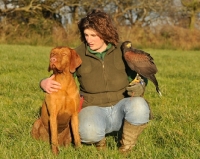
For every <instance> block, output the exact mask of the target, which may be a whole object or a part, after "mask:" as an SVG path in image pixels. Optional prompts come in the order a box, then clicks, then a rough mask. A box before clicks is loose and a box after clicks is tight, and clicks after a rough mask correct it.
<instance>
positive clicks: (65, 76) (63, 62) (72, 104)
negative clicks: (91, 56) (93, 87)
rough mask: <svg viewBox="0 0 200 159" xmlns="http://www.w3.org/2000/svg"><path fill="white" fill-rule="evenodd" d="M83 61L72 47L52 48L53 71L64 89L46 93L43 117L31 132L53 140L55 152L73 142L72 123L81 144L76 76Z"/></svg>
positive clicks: (35, 136) (36, 137)
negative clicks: (59, 146) (74, 73)
mask: <svg viewBox="0 0 200 159" xmlns="http://www.w3.org/2000/svg"><path fill="white" fill-rule="evenodd" d="M81 63H82V61H81V59H80V57H79V55H78V54H77V53H76V52H75V51H74V50H73V49H70V48H68V47H56V48H54V49H52V50H51V53H50V63H49V71H51V70H53V74H55V79H54V80H55V81H57V82H59V83H61V87H62V88H61V89H60V90H58V91H57V92H53V93H51V94H48V93H46V94H45V100H44V102H43V105H42V108H41V116H40V118H39V119H37V120H36V121H35V123H34V124H33V128H32V131H31V134H32V136H33V138H35V139H41V140H44V141H49V140H50V143H51V148H52V152H53V153H54V154H58V152H59V150H58V145H63V146H66V147H67V146H68V145H69V144H70V143H71V141H72V137H71V133H70V123H71V129H72V132H73V138H74V144H75V146H76V147H79V146H80V145H81V141H80V136H79V131H78V122H79V121H78V110H79V105H80V95H79V90H78V87H77V85H76V83H75V80H74V77H73V75H72V73H73V72H75V69H76V68H77V67H78V66H80V64H81Z"/></svg>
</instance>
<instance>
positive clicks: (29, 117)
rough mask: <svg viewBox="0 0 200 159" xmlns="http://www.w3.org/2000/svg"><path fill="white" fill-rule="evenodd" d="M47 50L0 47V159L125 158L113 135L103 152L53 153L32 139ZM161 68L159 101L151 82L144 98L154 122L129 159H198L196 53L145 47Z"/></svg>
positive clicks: (199, 62) (199, 59)
mask: <svg viewBox="0 0 200 159" xmlns="http://www.w3.org/2000/svg"><path fill="white" fill-rule="evenodd" d="M50 50H51V48H50V47H42V46H37V47H34V46H27V45H24V46H19V45H0V119H1V120H0V158H2V159H54V158H58V159H94V158H96V159H123V158H125V157H123V156H122V155H120V154H119V153H118V150H117V143H116V142H115V136H112V135H111V136H108V137H107V141H108V142H107V147H108V148H107V150H105V151H104V152H98V151H96V149H95V147H94V146H86V145H84V146H83V148H81V149H79V150H75V149H74V148H73V146H70V147H69V148H68V149H65V148H63V147H61V148H60V154H59V155H58V157H55V156H53V155H52V153H51V150H50V147H49V144H48V143H45V142H41V141H36V140H34V139H32V137H31V135H30V131H31V127H32V124H33V122H34V121H35V120H36V118H37V117H38V115H39V108H40V106H41V104H42V101H43V99H44V93H43V92H42V91H41V90H40V88H39V85H38V83H39V81H40V80H41V79H42V78H44V77H48V76H49V75H50V73H49V72H47V68H48V59H49V52H50ZM146 51H148V52H149V53H151V55H152V56H153V57H154V59H155V62H156V64H157V67H158V69H159V72H158V74H157V75H156V76H157V79H158V81H159V83H160V88H161V91H162V93H163V97H162V98H159V96H158V95H157V93H156V91H155V88H154V86H153V84H152V83H150V82H149V84H148V86H147V88H146V92H145V98H146V99H147V100H148V101H149V103H150V104H151V109H152V111H153V115H154V119H153V120H151V121H150V122H149V125H148V127H147V128H146V129H145V131H144V132H143V133H142V135H141V136H140V138H139V140H138V143H137V146H136V147H135V148H134V149H133V151H132V152H131V153H130V155H129V156H128V157H127V158H130V159H199V158H200V84H199V82H200V52H198V51H174V50H173V51H172V50H152V49H146Z"/></svg>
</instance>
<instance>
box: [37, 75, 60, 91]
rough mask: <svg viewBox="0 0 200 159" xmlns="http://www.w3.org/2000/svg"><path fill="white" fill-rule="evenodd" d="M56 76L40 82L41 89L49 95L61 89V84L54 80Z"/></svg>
mask: <svg viewBox="0 0 200 159" xmlns="http://www.w3.org/2000/svg"><path fill="white" fill-rule="evenodd" d="M54 77H55V75H52V76H51V77H49V78H45V79H43V80H42V81H41V82H40V87H41V88H42V89H43V90H44V91H45V92H47V93H52V92H57V91H58V90H59V89H61V84H60V83H58V82H56V81H55V80H53V79H54Z"/></svg>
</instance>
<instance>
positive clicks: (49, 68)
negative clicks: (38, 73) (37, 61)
mask: <svg viewBox="0 0 200 159" xmlns="http://www.w3.org/2000/svg"><path fill="white" fill-rule="evenodd" d="M51 70H52V69H51V67H50V64H49V67H48V72H50V71H51Z"/></svg>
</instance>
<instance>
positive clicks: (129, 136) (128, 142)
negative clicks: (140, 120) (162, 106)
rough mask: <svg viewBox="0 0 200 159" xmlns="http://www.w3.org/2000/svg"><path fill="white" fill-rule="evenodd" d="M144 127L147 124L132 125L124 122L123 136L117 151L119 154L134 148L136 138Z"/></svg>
mask: <svg viewBox="0 0 200 159" xmlns="http://www.w3.org/2000/svg"><path fill="white" fill-rule="evenodd" d="M146 126H147V124H142V125H132V124H130V123H129V122H128V121H126V120H124V127H123V134H122V140H121V141H120V143H121V146H120V148H119V151H120V152H121V153H125V152H128V151H130V150H131V149H132V148H133V147H134V146H135V144H136V141H137V138H138V136H139V135H140V133H141V132H142V131H143V130H144V128H145V127H146Z"/></svg>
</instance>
